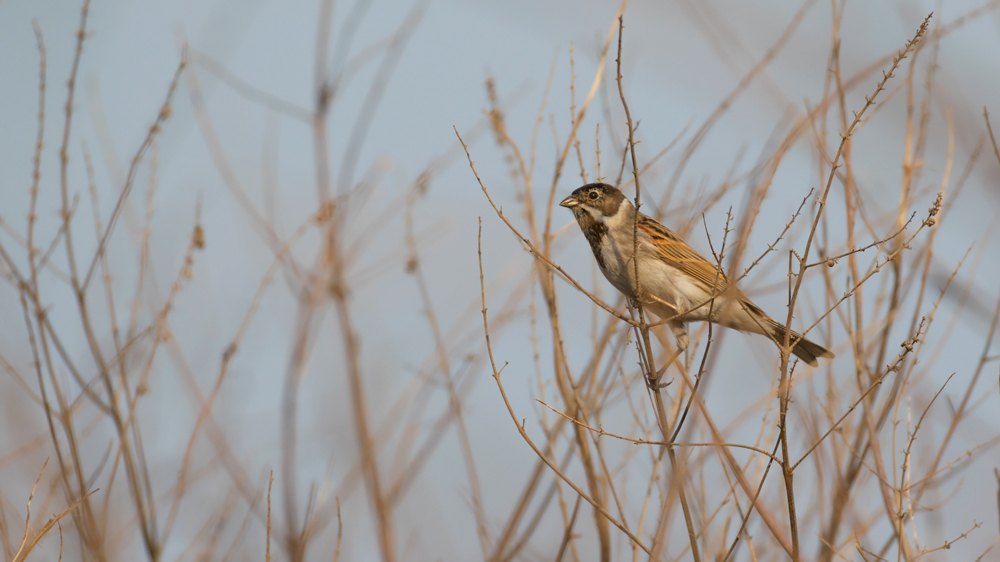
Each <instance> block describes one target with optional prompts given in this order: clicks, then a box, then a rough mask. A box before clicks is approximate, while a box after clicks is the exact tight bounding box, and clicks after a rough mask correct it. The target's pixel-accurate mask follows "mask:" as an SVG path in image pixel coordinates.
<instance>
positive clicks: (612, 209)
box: [559, 183, 625, 221]
mask: <svg viewBox="0 0 1000 562" xmlns="http://www.w3.org/2000/svg"><path fill="white" fill-rule="evenodd" d="M624 200H625V196H624V195H622V192H621V191H618V188H616V187H614V186H611V185H608V184H606V183H588V184H587V185H585V186H583V187H579V188H577V189H576V190H575V191H573V193H572V194H570V196H569V197H567V198H565V199H563V200H562V202H561V203H559V206H561V207H566V208H567V209H569V210H571V211H573V214H574V215H575V216H576V218H577V219H579V218H580V217H581V216H585V214H589V215H591V216H593V218H594V219H597V220H600V221H603V219H605V218H610V217H613V216H615V214H617V213H618V210H619V209H620V208H621V207H622V201H624Z"/></svg>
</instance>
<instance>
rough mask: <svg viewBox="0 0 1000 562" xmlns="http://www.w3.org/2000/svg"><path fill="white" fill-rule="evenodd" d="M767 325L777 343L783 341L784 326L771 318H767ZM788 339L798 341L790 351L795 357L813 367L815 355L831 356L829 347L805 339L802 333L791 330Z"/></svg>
mask: <svg viewBox="0 0 1000 562" xmlns="http://www.w3.org/2000/svg"><path fill="white" fill-rule="evenodd" d="M768 325H769V327H770V328H771V336H772V337H773V338H774V339H775V340H776V341H777V342H778V343H779V344H781V343H784V341H785V327H784V326H783V325H781V324H779V323H778V322H777V321H776V320H774V319H772V318H768ZM790 339H791V341H795V340H798V343H796V344H795V347H793V348H792V353H793V354H794V355H795V356H796V357H798V358H799V359H801V360H803V361H805V362H806V363H809V364H810V365H812V366H813V367H815V366H816V364H817V363H816V358H817V357H829V358H832V357H833V352H832V351H830V350H829V349H827V348H825V347H823V346H822V345H820V344H818V343H816V342H813V341H810V340H807V339H806V338H804V337H802V334H799V333H798V332H796V331H795V330H792V337H791V338H790Z"/></svg>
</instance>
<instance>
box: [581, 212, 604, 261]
mask: <svg viewBox="0 0 1000 562" xmlns="http://www.w3.org/2000/svg"><path fill="white" fill-rule="evenodd" d="M573 214H574V215H576V222H577V224H579V225H580V230H582V231H583V235H584V236H585V237H586V238H587V242H590V249H591V250H592V251H593V252H594V258H596V259H597V264H598V265H600V266H601V269H604V256H603V255H601V245H602V243H603V242H604V238H605V237H606V236H608V227H607V226H605V225H604V223H603V222H601V221H598V220H597V219H595V218H594V216H593V215H591V214H590V212H588V211H586V210H584V209H579V208H575V209H573Z"/></svg>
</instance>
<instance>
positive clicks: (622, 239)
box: [559, 183, 833, 367]
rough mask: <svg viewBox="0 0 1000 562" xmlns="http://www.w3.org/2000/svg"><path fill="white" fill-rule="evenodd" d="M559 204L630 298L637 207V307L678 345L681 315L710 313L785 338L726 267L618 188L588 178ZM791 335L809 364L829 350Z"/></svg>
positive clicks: (684, 342)
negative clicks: (665, 326) (653, 317)
mask: <svg viewBox="0 0 1000 562" xmlns="http://www.w3.org/2000/svg"><path fill="white" fill-rule="evenodd" d="M559 205H560V206H563V207H566V208H568V209H569V210H571V211H573V215H574V216H575V217H576V222H577V224H579V225H580V229H581V230H583V235H584V236H585V237H586V238H587V242H590V249H591V250H593V251H594V257H595V258H597V265H599V266H600V267H601V272H602V273H603V274H604V277H606V278H607V279H608V281H610V282H611V284H612V285H614V287H615V288H616V289H618V290H619V291H620V292H621V293H622V294H623V295H625V297H626V298H628V299H631V300H632V301H633V302H635V299H636V283H635V269H636V268H635V264H634V262H633V261H632V257H633V255H634V254H635V253H636V252H635V249H636V245H635V240H634V238H633V236H634V234H635V231H636V226H635V223H636V214H638V228H637V230H638V252H637V253H638V255H639V261H638V263H639V289H640V292H641V294H640V295H639V296H640V298H639V302H641V303H642V307H643V310H647V311H650V312H652V313H654V314H656V315H657V316H659V317H660V318H661V319H663V320H665V321H666V323H667V324H668V325H669V326H670V329H671V331H672V332H673V333H674V337H676V338H677V348H678V349H680V350H682V351H683V350H684V349H687V346H688V335H687V330H686V329H685V327H684V323H685V322H692V321H703V322H704V321H710V322H714V323H716V324H720V325H722V326H725V327H727V328H734V329H736V330H740V331H741V332H751V333H754V334H762V335H765V336H769V337H771V338H773V339H774V340H775V341H776V342H778V343H779V344H783V343H784V341H785V326H784V325H782V324H780V323H778V321H776V320H774V319H773V318H771V317H770V316H768V315H767V314H765V313H764V311H762V310H761V309H760V307H758V306H757V305H755V304H754V303H752V302H750V299H748V298H747V296H746V295H744V294H743V291H740V290H739V289H738V288H736V287H735V286H734V285H733V284H732V283H730V281H729V279H728V278H727V277H726V275H725V273H723V272H722V271H721V270H719V268H717V267H716V266H715V264H712V263H711V262H709V261H708V260H706V259H705V258H703V257H701V256H700V255H698V253H697V252H695V251H694V250H693V249H692V248H691V246H688V245H687V243H686V242H684V240H681V238H680V237H679V236H677V235H676V234H674V233H673V232H671V231H670V230H669V229H667V228H666V227H665V226H663V225H662V224H660V223H658V222H656V221H655V220H653V219H651V218H649V217H647V216H646V215H644V214H642V213H638V212H637V211H636V209H635V207H634V206H633V205H632V202H631V201H629V200H628V198H627V197H625V196H624V195H622V192H621V191H619V190H618V189H617V188H615V187H613V186H611V185H608V184H606V183H591V184H587V185H585V186H583V187H580V188H578V189H577V190H576V191H574V192H573V193H572V195H570V196H569V197H567V198H566V199H563V201H562V202H561V203H559ZM713 287H714V290H713ZM713 297H714V302H713ZM709 310H711V316H712V317H711V319H710V318H709ZM795 340H798V342H797V343H796V344H795V347H794V348H793V349H792V353H794V354H795V356H796V357H798V358H799V359H801V360H803V361H805V362H806V363H808V364H810V365H812V366H814V367H815V366H816V358H817V357H833V353H832V352H831V351H830V350H828V349H826V348H825V347H823V346H821V345H819V344H817V343H814V342H811V341H809V340H807V339H805V338H803V337H802V336H801V335H799V334H798V333H796V332H794V331H793V332H792V335H791V341H795Z"/></svg>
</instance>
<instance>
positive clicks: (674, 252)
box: [639, 213, 729, 292]
mask: <svg viewBox="0 0 1000 562" xmlns="http://www.w3.org/2000/svg"><path fill="white" fill-rule="evenodd" d="M639 231H640V232H642V233H643V234H645V235H646V236H648V237H649V238H650V239H651V240H652V242H653V245H654V246H655V247H656V250H657V253H658V254H659V255H660V258H662V259H663V261H665V262H666V263H667V265H669V266H670V267H673V268H674V269H677V270H679V271H681V272H682V273H686V274H688V275H690V276H691V277H693V278H694V279H696V280H698V281H699V282H700V283H702V284H703V285H704V286H705V288H706V290H708V289H709V287H712V286H713V285H715V286H716V290H717V291H719V292H722V291H725V290H726V289H727V288H728V287H729V279H727V278H726V274H725V273H722V272H720V271H719V270H718V269H716V267H715V266H714V265H713V264H712V263H711V262H709V261H708V260H706V259H705V258H703V257H701V256H700V255H698V252H696V251H694V249H693V248H692V247H691V246H688V245H687V243H686V242H684V241H683V240H681V238H680V237H679V236H677V235H676V234H674V233H673V232H670V231H669V230H667V228H666V227H665V226H663V225H662V224H660V223H658V222H656V221H655V220H653V219H651V218H649V217H647V216H646V215H643V214H641V213H640V214H639Z"/></svg>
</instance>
